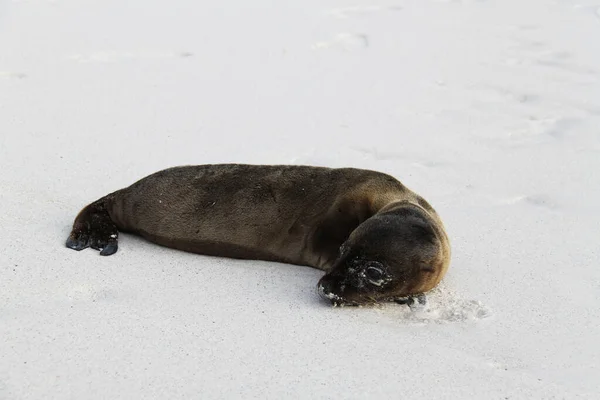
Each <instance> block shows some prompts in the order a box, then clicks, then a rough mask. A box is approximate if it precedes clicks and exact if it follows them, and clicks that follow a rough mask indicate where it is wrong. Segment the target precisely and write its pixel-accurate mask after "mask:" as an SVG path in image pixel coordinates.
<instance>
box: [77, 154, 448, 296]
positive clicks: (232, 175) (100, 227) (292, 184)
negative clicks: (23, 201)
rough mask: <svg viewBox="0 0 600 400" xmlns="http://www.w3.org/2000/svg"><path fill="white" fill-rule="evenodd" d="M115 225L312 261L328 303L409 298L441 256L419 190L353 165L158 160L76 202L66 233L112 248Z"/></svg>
mask: <svg viewBox="0 0 600 400" xmlns="http://www.w3.org/2000/svg"><path fill="white" fill-rule="evenodd" d="M119 231H123V232H131V233H135V234H138V235H141V236H143V237H144V238H146V239H147V240H149V241H151V242H154V243H158V244H160V245H163V246H167V247H173V248H176V249H180V250H185V251H189V252H194V253H200V254H207V255H212V256H225V257H232V258H243V259H260V260H268V261H279V262H284V263H290V264H299V265H308V266H311V267H314V268H318V269H321V270H323V271H325V272H326V274H325V276H323V278H322V279H321V280H320V281H319V283H318V286H317V287H318V291H319V293H320V295H321V296H322V297H324V298H326V299H328V300H330V301H331V302H332V303H333V304H334V305H337V304H339V305H342V304H348V305H362V304H368V303H374V302H378V301H390V300H398V301H399V302H400V301H406V299H407V297H408V302H409V303H410V302H411V301H412V300H411V296H417V295H419V294H422V293H424V292H426V291H428V290H430V289H432V288H433V287H434V286H436V285H437V284H438V283H439V282H440V280H441V279H442V277H443V276H444V274H445V273H446V270H447V268H448V264H449V262H450V245H449V242H448V237H447V235H446V233H445V231H444V227H443V225H442V222H441V220H440V218H439V217H438V215H437V213H436V212H435V211H434V210H433V208H432V207H431V206H430V205H429V204H428V203H427V202H426V201H425V200H423V198H421V197H420V196H418V195H417V194H415V193H413V192H412V191H410V190H409V189H407V188H406V187H405V186H404V185H402V184H401V183H400V182H399V181H397V180H396V179H394V178H393V177H391V176H389V175H386V174H383V173H380V172H375V171H369V170H361V169H355V168H340V169H331V168H322V167H311V166H292V165H287V166H283V165H273V166H268V165H240V164H222V165H199V166H183V167H175V168H170V169H166V170H164V171H160V172H156V173H154V174H152V175H150V176H147V177H146V178H143V179H141V180H140V181H138V182H136V183H134V184H133V185H131V186H129V187H128V188H125V189H121V190H118V191H116V192H114V193H111V194H109V195H107V196H105V197H103V198H101V199H99V200H97V201H95V202H93V203H91V204H90V205H88V206H87V207H85V208H84V209H83V210H82V211H81V212H80V213H79V215H78V216H77V218H75V222H74V224H73V230H72V231H71V234H70V235H69V238H68V240H67V242H66V245H67V247H69V248H71V249H74V250H82V249H84V248H86V247H92V248H93V249H97V250H100V254H101V255H111V254H113V253H115V252H116V251H117V238H118V235H119ZM422 299H423V297H421V298H420V300H422Z"/></svg>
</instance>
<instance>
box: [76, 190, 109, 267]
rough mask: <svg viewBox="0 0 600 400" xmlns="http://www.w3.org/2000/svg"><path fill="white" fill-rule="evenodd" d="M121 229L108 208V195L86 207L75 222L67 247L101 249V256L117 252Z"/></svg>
mask: <svg viewBox="0 0 600 400" xmlns="http://www.w3.org/2000/svg"><path fill="white" fill-rule="evenodd" d="M118 237H119V231H118V230H117V226H116V225H115V223H114V222H113V221H112V220H111V219H110V215H109V214H108V211H107V210H106V197H103V198H102V199H100V200H98V201H95V202H93V203H92V204H90V205H88V206H87V207H85V208H84V209H83V210H81V212H80V213H79V215H77V218H75V222H74V223H73V229H72V230H71V234H70V235H69V238H68V239H67V243H66V245H67V247H68V248H70V249H73V250H77V251H79V250H83V249H85V248H87V247H91V248H92V249H96V250H100V255H101V256H110V255H111V254H114V253H116V252H117V248H118V245H117V240H118Z"/></svg>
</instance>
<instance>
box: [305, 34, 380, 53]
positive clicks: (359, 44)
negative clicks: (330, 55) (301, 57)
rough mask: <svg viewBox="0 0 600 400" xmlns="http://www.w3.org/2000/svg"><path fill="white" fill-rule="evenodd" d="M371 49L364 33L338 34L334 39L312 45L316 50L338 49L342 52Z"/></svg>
mask: <svg viewBox="0 0 600 400" xmlns="http://www.w3.org/2000/svg"><path fill="white" fill-rule="evenodd" d="M367 47H369V37H368V36H367V35H365V34H364V33H338V34H337V35H335V36H334V37H333V39H331V40H328V41H323V42H317V43H315V44H313V45H312V48H313V49H315V50H319V49H330V48H338V49H342V50H354V49H364V48H367Z"/></svg>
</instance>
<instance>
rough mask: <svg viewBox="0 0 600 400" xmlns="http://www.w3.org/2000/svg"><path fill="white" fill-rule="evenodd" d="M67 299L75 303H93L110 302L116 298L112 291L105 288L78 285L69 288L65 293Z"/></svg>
mask: <svg viewBox="0 0 600 400" xmlns="http://www.w3.org/2000/svg"><path fill="white" fill-rule="evenodd" d="M66 295H67V298H68V299H69V300H70V301H72V302H76V303H89V302H92V303H95V302H97V301H106V300H111V299H114V298H115V297H116V295H115V293H114V291H112V290H110V289H106V288H96V287H94V286H92V285H86V284H83V285H79V286H76V287H73V288H71V289H70V290H68V291H67V293H66Z"/></svg>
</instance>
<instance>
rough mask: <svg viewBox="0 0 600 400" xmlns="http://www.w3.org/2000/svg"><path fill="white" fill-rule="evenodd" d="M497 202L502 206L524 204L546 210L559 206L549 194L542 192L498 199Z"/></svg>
mask: <svg viewBox="0 0 600 400" xmlns="http://www.w3.org/2000/svg"><path fill="white" fill-rule="evenodd" d="M497 204H498V205H503V206H513V205H518V204H525V205H529V206H533V207H540V208H545V209H548V210H556V209H558V208H559V205H558V203H556V202H555V201H554V200H553V199H552V198H551V197H550V196H547V195H544V194H532V195H525V196H515V197H510V198H506V199H503V200H500V201H498V202H497Z"/></svg>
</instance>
